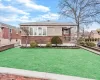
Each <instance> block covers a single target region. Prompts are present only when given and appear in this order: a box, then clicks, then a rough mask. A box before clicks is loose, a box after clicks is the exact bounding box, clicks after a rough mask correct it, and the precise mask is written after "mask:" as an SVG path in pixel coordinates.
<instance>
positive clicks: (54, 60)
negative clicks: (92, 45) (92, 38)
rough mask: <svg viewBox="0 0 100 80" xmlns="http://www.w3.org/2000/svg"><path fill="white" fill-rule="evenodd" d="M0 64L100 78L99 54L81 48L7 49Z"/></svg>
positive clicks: (1, 56)
mask: <svg viewBox="0 0 100 80" xmlns="http://www.w3.org/2000/svg"><path fill="white" fill-rule="evenodd" d="M0 66H1V67H11V68H19V69H26V70H33V71H42V72H50V73H57V74H64V75H71V76H80V77H85V78H94V79H99V80H100V56H99V55H96V54H94V53H91V52H89V51H86V50H83V49H20V48H14V49H9V50H6V51H3V52H0Z"/></svg>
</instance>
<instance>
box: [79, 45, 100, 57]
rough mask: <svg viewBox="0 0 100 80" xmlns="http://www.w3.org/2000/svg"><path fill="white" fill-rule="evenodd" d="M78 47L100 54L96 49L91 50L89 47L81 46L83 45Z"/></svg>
mask: <svg viewBox="0 0 100 80" xmlns="http://www.w3.org/2000/svg"><path fill="white" fill-rule="evenodd" d="M80 47H81V48H83V49H85V50H88V51H91V52H93V53H95V54H98V55H100V52H98V51H95V50H92V49H89V48H86V47H83V46H80Z"/></svg>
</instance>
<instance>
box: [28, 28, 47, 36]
mask: <svg viewBox="0 0 100 80" xmlns="http://www.w3.org/2000/svg"><path fill="white" fill-rule="evenodd" d="M34 27H36V26H34ZM34 27H33V26H32V27H29V32H30V28H32V29H33V35H30V34H29V36H47V27H45V26H42V27H41V26H38V27H36V28H37V35H34ZM39 27H41V28H42V35H39V33H38V28H39ZM43 28H45V29H46V35H43Z"/></svg>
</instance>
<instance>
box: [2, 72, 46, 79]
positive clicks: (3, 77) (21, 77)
mask: <svg viewBox="0 0 100 80" xmlns="http://www.w3.org/2000/svg"><path fill="white" fill-rule="evenodd" d="M0 80H47V79H40V78H29V77H25V76H18V75H12V74H1V73H0Z"/></svg>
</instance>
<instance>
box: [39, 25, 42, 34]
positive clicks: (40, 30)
mask: <svg viewBox="0 0 100 80" xmlns="http://www.w3.org/2000/svg"><path fill="white" fill-rule="evenodd" d="M38 35H42V28H41V27H38Z"/></svg>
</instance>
